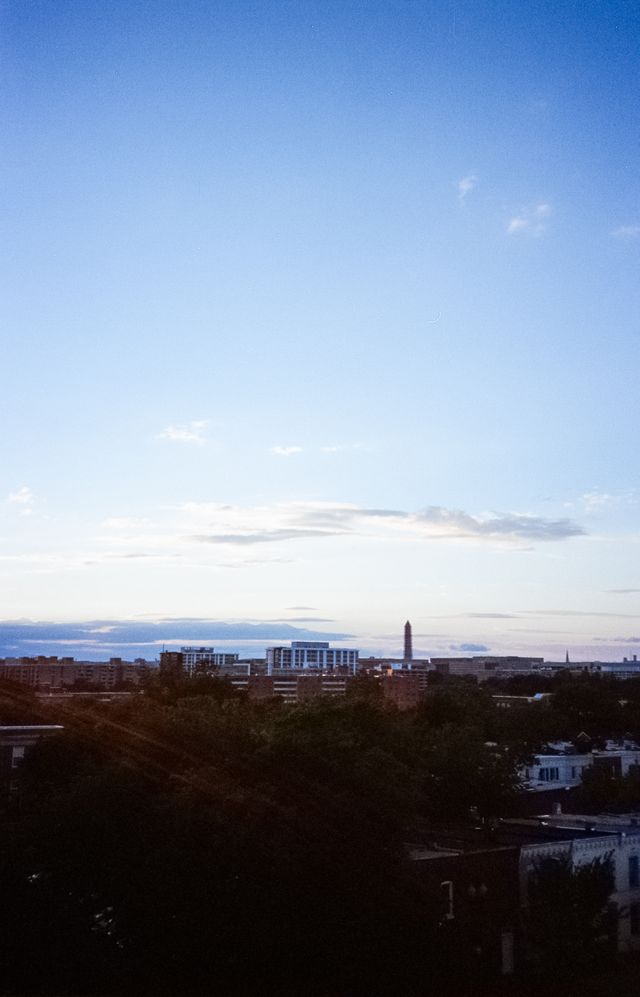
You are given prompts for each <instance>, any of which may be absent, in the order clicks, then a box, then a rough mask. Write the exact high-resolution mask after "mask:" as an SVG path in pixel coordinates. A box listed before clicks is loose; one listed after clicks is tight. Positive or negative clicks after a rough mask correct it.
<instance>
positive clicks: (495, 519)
mask: <svg viewBox="0 0 640 997" xmlns="http://www.w3.org/2000/svg"><path fill="white" fill-rule="evenodd" d="M214 521H215V522H216V525H218V524H219V525H222V524H223V523H224V524H230V523H234V524H236V527H239V528H236V529H233V530H229V529H214V530H210V531H206V532H205V531H198V532H192V533H190V534H189V538H190V539H191V540H196V541H198V542H200V543H212V544H234V545H239V546H246V545H249V544H254V543H272V542H275V541H278V540H281V541H288V540H307V539H316V538H326V537H330V536H343V535H359V536H368V537H371V538H378V539H393V538H396V539H413V540H472V541H482V542H494V543H495V542H497V543H506V544H513V543H516V544H519V545H522V543H523V542H526V543H532V542H537V541H540V542H548V541H558V540H565V539H568V538H570V537H575V536H581V535H583V534H584V530H583V528H582V527H581V526H579V525H578V524H576V523H574V522H573V521H572V520H569V519H545V518H544V517H541V516H533V515H529V514H524V513H487V514H481V515H472V514H470V513H467V512H463V511H461V510H456V509H445V508H443V507H442V506H428V507H427V508H426V509H422V510H420V511H418V512H406V511H404V510H401V509H368V508H365V507H360V506H354V505H347V504H342V505H340V504H333V503H330V502H299V503H295V502H294V503H283V504H281V505H277V506H271V507H267V508H254V509H249V508H247V509H244V510H242V509H240V508H232V509H230V508H229V507H221V508H220V509H219V510H218V515H217V516H215V517H214Z"/></svg>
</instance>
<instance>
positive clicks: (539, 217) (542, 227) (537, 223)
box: [507, 201, 551, 237]
mask: <svg viewBox="0 0 640 997" xmlns="http://www.w3.org/2000/svg"><path fill="white" fill-rule="evenodd" d="M550 215H551V205H550V204H548V203H547V202H546V201H540V202H539V203H538V204H536V205H534V206H533V207H529V208H523V209H522V210H521V211H520V212H519V213H518V214H517V215H513V217H512V218H510V219H509V221H508V222H507V232H508V234H509V235H517V234H518V233H525V234H527V235H532V236H536V237H537V236H540V235H542V234H543V232H545V231H546V229H547V219H548V218H549V217H550Z"/></svg>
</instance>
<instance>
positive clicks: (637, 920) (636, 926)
mask: <svg viewBox="0 0 640 997" xmlns="http://www.w3.org/2000/svg"><path fill="white" fill-rule="evenodd" d="M629 933H630V934H632V935H640V904H630V905H629Z"/></svg>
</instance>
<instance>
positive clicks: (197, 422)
mask: <svg viewBox="0 0 640 997" xmlns="http://www.w3.org/2000/svg"><path fill="white" fill-rule="evenodd" d="M208 425H209V420H208V419H193V420H192V421H191V422H186V423H181V424H179V425H171V426H167V427H166V428H165V429H163V430H162V432H160V433H158V435H157V437H156V439H158V440H168V441H169V442H170V443H195V444H197V445H198V446H201V445H202V444H203V443H206V442H207V438H206V435H205V430H206V428H207V426H208Z"/></svg>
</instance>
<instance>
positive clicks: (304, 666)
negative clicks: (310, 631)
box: [267, 640, 360, 675]
mask: <svg viewBox="0 0 640 997" xmlns="http://www.w3.org/2000/svg"><path fill="white" fill-rule="evenodd" d="M359 653H360V652H359V651H357V650H355V649H354V648H343V647H331V646H330V645H329V642H328V641H323V640H294V641H293V642H292V643H291V646H290V647H285V646H284V645H282V646H278V647H268V648H267V675H273V673H274V672H279V671H285V670H288V669H291V670H294V671H306V670H313V671H319V672H320V671H321V672H333V671H336V670H337V669H343V668H345V669H348V670H349V671H350V672H351V673H352V674H355V672H356V670H357V668H358V655H359Z"/></svg>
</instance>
